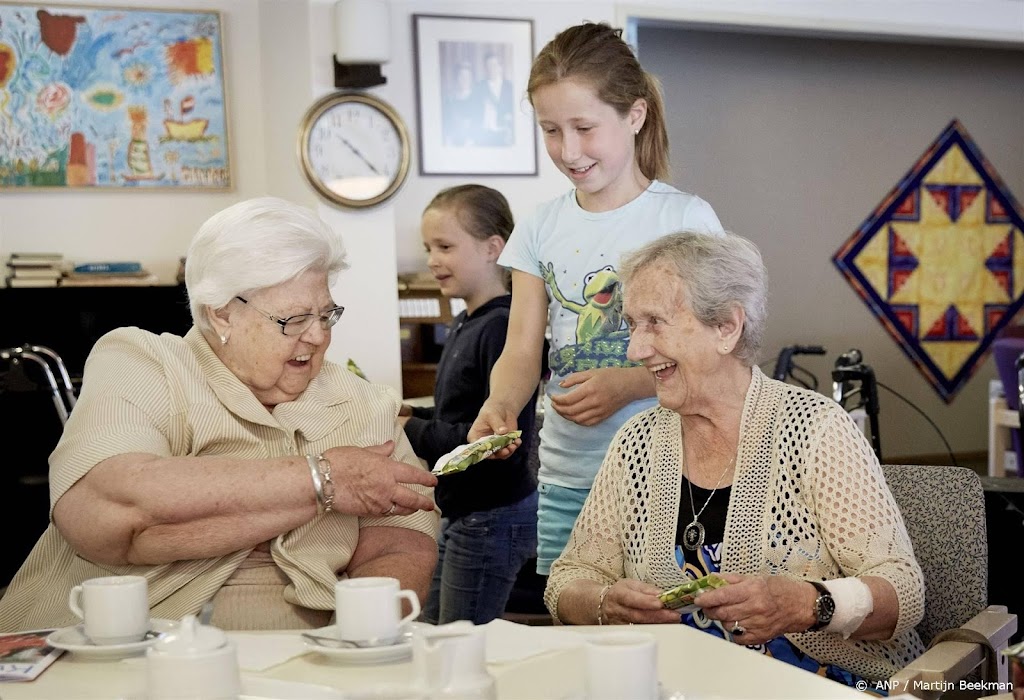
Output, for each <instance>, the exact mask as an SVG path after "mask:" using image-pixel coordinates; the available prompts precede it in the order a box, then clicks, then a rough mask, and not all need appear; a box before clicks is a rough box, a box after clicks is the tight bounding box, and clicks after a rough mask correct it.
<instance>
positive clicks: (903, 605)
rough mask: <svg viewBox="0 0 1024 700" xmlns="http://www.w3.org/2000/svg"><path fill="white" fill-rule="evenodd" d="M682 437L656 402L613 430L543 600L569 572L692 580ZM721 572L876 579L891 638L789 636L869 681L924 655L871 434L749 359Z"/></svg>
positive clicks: (913, 579)
mask: <svg viewBox="0 0 1024 700" xmlns="http://www.w3.org/2000/svg"><path fill="white" fill-rule="evenodd" d="M682 439H685V435H683V433H682V425H681V422H680V418H679V415H678V414H677V413H675V412H673V411H669V410H667V409H664V408H661V407H655V408H652V409H650V410H648V411H644V412H643V413H640V414H638V415H637V416H635V417H634V418H633V419H632V420H631V421H629V422H628V423H626V424H625V425H624V426H623V427H622V429H621V430H619V432H618V433H617V435H616V436H615V439H614V440H613V441H612V443H611V446H610V447H609V450H608V455H607V456H606V457H605V461H604V464H603V465H602V467H601V470H600V472H599V473H598V476H597V479H596V480H595V482H594V488H593V490H592V491H591V492H590V496H589V498H588V499H587V502H586V505H585V506H584V508H583V511H582V513H581V514H580V516H579V518H578V519H577V521H576V526H575V528H574V529H573V533H572V536H571V538H570V539H569V543H568V545H566V548H565V551H564V552H563V553H562V556H561V557H560V558H559V559H558V560H556V561H555V563H554V565H553V566H552V567H551V575H550V577H549V579H548V584H547V590H546V591H545V602H546V603H547V606H548V608H549V609H550V610H551V612H552V614H556V615H557V609H558V597H559V595H560V594H561V592H562V589H563V588H565V586H566V585H567V584H569V583H571V582H572V581H574V580H576V579H591V580H593V581H597V582H599V583H602V584H608V583H613V582H615V581H617V580H619V579H621V578H625V577H628V578H633V579H639V580H641V581H646V582H648V583H652V584H654V585H656V586H659V587H661V588H670V587H672V586H675V585H677V584H679V583H682V582H684V581H685V580H686V579H685V578H684V576H683V573H682V571H681V570H680V568H679V566H678V565H677V563H676V557H675V542H676V520H677V516H678V513H679V507H680V493H681V491H682V486H681V484H682V482H681V474H682V472H681V468H680V464H681V460H682ZM722 571H723V572H726V573H739V574H771V575H778V576H792V577H795V578H799V579H816V580H823V579H832V578H841V577H845V576H877V577H880V578H883V579H885V580H887V581H889V582H890V583H891V584H892V586H893V588H894V589H895V590H896V595H897V597H898V599H899V621H898V622H897V624H896V631H895V634H894V636H893V637H892V639H889V640H886V641H855V640H844V639H843V638H842V637H841V636H839V635H836V634H831V633H828V632H824V631H822V632H805V633H799V634H789V635H787V637H788V638H789V639H790V640H791V641H792V642H793V643H794V644H795V645H796V646H797V647H799V648H800V649H801V650H802V651H803V652H805V653H806V654H808V655H810V656H811V657H813V658H814V659H816V660H817V661H818V662H820V663H829V664H836V665H837V666H840V667H842V668H845V669H847V670H848V671H852V672H853V673H856V674H859V675H861V676H864V677H866V678H868V679H876V680H880V679H884V678H888V677H890V676H891V675H892V674H893V673H895V672H896V671H897V670H898V669H900V668H902V667H903V666H905V665H906V664H907V663H908V662H909V661H911V660H912V659H914V658H915V657H917V656H918V655H919V654H921V652H922V651H923V646H922V644H921V640H920V637H918V635H917V632H916V631H915V630H914V627H915V625H917V623H918V622H920V620H921V617H922V615H923V613H924V579H923V577H922V574H921V568H920V567H919V566H918V564H917V561H916V560H915V559H914V552H913V550H912V548H911V544H910V538H909V536H908V535H907V530H906V527H905V526H904V524H903V518H902V516H901V515H900V512H899V509H898V508H897V506H896V503H895V501H894V500H893V497H892V494H891V493H890V491H889V488H888V486H887V485H886V483H885V477H884V476H883V475H882V470H881V468H880V467H879V465H878V460H877V459H876V457H875V455H874V453H873V452H872V450H871V447H870V445H869V444H868V441H867V440H866V439H865V437H864V435H863V434H862V433H861V432H860V431H859V430H858V429H857V426H856V425H855V424H854V422H853V420H852V419H851V418H850V416H849V415H848V414H847V413H846V412H845V411H843V409H842V408H841V407H840V406H839V405H838V404H836V403H835V402H834V401H832V400H831V399H829V398H827V397H825V396H822V395H821V394H817V393H814V392H811V391H807V390H804V389H800V388H797V387H794V386H791V385H789V384H784V383H782V382H778V381H775V380H773V379H768V378H767V377H765V376H764V375H763V374H762V373H761V371H760V370H759V369H758V368H757V367H754V368H753V369H752V376H751V381H750V388H749V389H748V391H747V397H746V401H745V403H744V406H743V415H742V418H741V423H740V440H739V450H738V454H737V458H736V475H735V477H734V480H733V485H732V491H731V496H730V500H729V507H728V513H727V515H726V522H725V538H724V542H723V547H722Z"/></svg>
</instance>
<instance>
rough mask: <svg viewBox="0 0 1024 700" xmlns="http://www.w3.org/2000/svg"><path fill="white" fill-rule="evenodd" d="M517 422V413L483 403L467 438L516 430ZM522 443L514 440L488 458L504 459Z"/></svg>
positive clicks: (472, 439) (470, 440)
mask: <svg viewBox="0 0 1024 700" xmlns="http://www.w3.org/2000/svg"><path fill="white" fill-rule="evenodd" d="M518 422H519V416H518V414H516V413H512V412H511V411H509V410H507V409H504V408H501V407H499V406H493V405H491V404H489V403H485V404H484V405H483V406H482V407H481V408H480V414H479V415H478V416H477V417H476V420H475V421H473V425H472V426H471V427H470V429H469V435H468V436H467V438H468V440H469V442H473V441H475V440H479V439H480V438H482V437H487V436H488V435H504V434H505V433H508V432H511V431H513V430H516V429H517V428H516V426H517V424H518ZM522 444H523V441H522V440H514V441H513V442H511V443H509V444H508V445H506V446H505V447H503V448H501V449H500V450H498V451H497V452H495V453H494V454H493V455H491V456H490V457H489V458H488V459H505V458H506V457H508V456H509V455H511V454H512V453H513V452H515V451H516V448H517V447H519V446H520V445H522Z"/></svg>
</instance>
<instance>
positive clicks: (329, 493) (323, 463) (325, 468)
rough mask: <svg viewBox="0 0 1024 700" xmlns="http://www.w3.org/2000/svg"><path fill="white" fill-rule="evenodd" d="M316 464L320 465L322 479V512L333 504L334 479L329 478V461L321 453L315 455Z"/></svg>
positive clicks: (329, 508)
mask: <svg viewBox="0 0 1024 700" xmlns="http://www.w3.org/2000/svg"><path fill="white" fill-rule="evenodd" d="M316 463H317V466H319V467H320V477H321V479H323V491H324V502H323V506H324V512H325V513H326V512H327V511H329V510H331V508H332V507H333V506H334V493H335V490H334V481H332V480H331V463H330V462H328V461H327V458H326V457H324V456H323V455H322V454H319V455H317V456H316Z"/></svg>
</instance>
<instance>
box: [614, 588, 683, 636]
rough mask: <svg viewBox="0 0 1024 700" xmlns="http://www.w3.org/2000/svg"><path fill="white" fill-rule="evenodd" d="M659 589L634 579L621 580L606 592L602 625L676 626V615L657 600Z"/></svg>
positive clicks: (677, 618)
mask: <svg viewBox="0 0 1024 700" xmlns="http://www.w3.org/2000/svg"><path fill="white" fill-rule="evenodd" d="M660 593H661V589H660V588H658V587H657V586H652V585H651V584H649V583H644V582H643V581H637V580H636V579H630V578H627V579H622V580H621V581H616V582H615V585H613V586H612V587H611V588H609V589H608V592H607V593H605V596H604V605H602V606H601V612H602V613H603V614H602V619H603V620H604V624H606V625H630V624H633V623H636V624H638V625H642V624H643V625H656V624H672V623H678V622H679V613H678V612H676V611H675V610H669V609H668V608H666V607H665V605H664V604H663V603H662V602H661V601H660V600H659V599H658V594H660Z"/></svg>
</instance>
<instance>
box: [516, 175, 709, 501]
mask: <svg viewBox="0 0 1024 700" xmlns="http://www.w3.org/2000/svg"><path fill="white" fill-rule="evenodd" d="M683 230H696V231H706V232H708V233H720V232H721V231H722V224H721V223H720V222H719V221H718V217H717V216H716V215H715V212H714V210H713V209H712V208H711V205H710V204H708V203H707V202H705V201H704V200H703V199H701V198H700V197H697V196H695V195H692V194H687V193H686V192H680V191H679V190H677V189H676V188H674V187H672V186H671V185H667V184H665V183H663V182H658V181H657V180H655V181H654V182H652V183H651V184H650V186H649V187H648V188H647V189H646V190H645V191H644V192H643V194H641V195H640V196H639V197H637V198H636V199H634V200H633V201H631V202H629V203H628V204H625V205H623V206H621V207H619V208H618V209H614V210H612V211H605V212H589V211H586V210H584V209H582V208H581V207H580V206H579V204H578V203H577V202H576V192H575V190H572V191H570V192H568V193H566V194H564V195H562V196H561V197H558V198H557V199H553V200H551V201H550V202H545V203H544V204H541V205H540V206H539V207H538V208H537V209H536V211H534V213H533V214H532V215H531V216H529V217H528V218H526V219H524V220H523V221H521V222H520V223H519V224H517V225H516V227H515V229H514V230H513V231H512V235H511V236H510V237H509V240H508V244H507V245H506V246H505V250H504V252H503V253H502V254H501V257H500V258H498V264H499V265H503V266H504V267H509V268H512V269H515V270H521V271H523V272H528V273H530V274H531V275H536V276H538V277H541V278H542V279H544V281H545V282H546V285H547V292H548V328H549V329H550V331H551V348H550V352H549V355H548V364H549V366H550V367H551V378H550V379H549V380H548V382H547V386H546V389H545V395H544V427H543V428H542V429H541V440H540V464H541V466H540V473H539V479H540V480H541V481H543V482H545V483H550V484H555V485H557V486H564V487H567V488H577V489H589V488H590V486H591V484H592V483H593V481H594V476H595V475H596V474H597V470H598V468H599V467H600V466H601V462H602V460H603V459H604V455H605V452H606V451H607V449H608V444H609V443H610V442H611V439H612V437H613V436H614V435H615V432H616V431H617V430H618V429H619V428H620V427H621V426H622V424H623V423H625V422H626V421H627V420H628V419H629V418H631V417H632V416H634V415H635V414H637V413H639V412H640V411H643V410H646V409H648V408H650V407H651V406H653V405H654V404H655V402H656V399H654V398H651V399H645V400H643V401H634V402H633V403H631V404H629V405H627V406H625V407H623V408H621V409H620V410H619V411H618V412H616V413H615V414H613V415H612V416H610V417H609V418H608V419H606V420H605V421H603V422H602V423H600V424H598V425H595V426H591V427H586V426H582V425H578V424H576V423H573V422H572V421H569V420H566V419H564V418H562V417H561V416H560V415H558V413H557V412H555V411H554V410H553V409H552V408H551V400H550V397H551V396H552V395H557V394H561V393H565V392H566V391H572V388H570V389H563V388H561V387H560V386H558V383H559V382H560V381H562V380H563V379H565V377H566V376H568V375H570V374H572V373H573V372H581V371H583V370H587V369H594V368H597V367H628V366H630V365H631V364H632V363H629V362H628V361H627V360H626V347H627V346H628V345H629V332H628V331H627V330H626V324H625V322H624V321H623V320H622V287H621V285H620V284H619V277H618V272H617V269H618V265H619V258H620V257H621V256H622V254H623V253H625V252H628V251H631V250H635V249H636V248H639V247H640V246H642V245H644V244H645V243H648V242H649V241H652V240H654V239H656V238H659V237H661V236H663V235H665V234H667V233H675V232H677V231H683Z"/></svg>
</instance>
